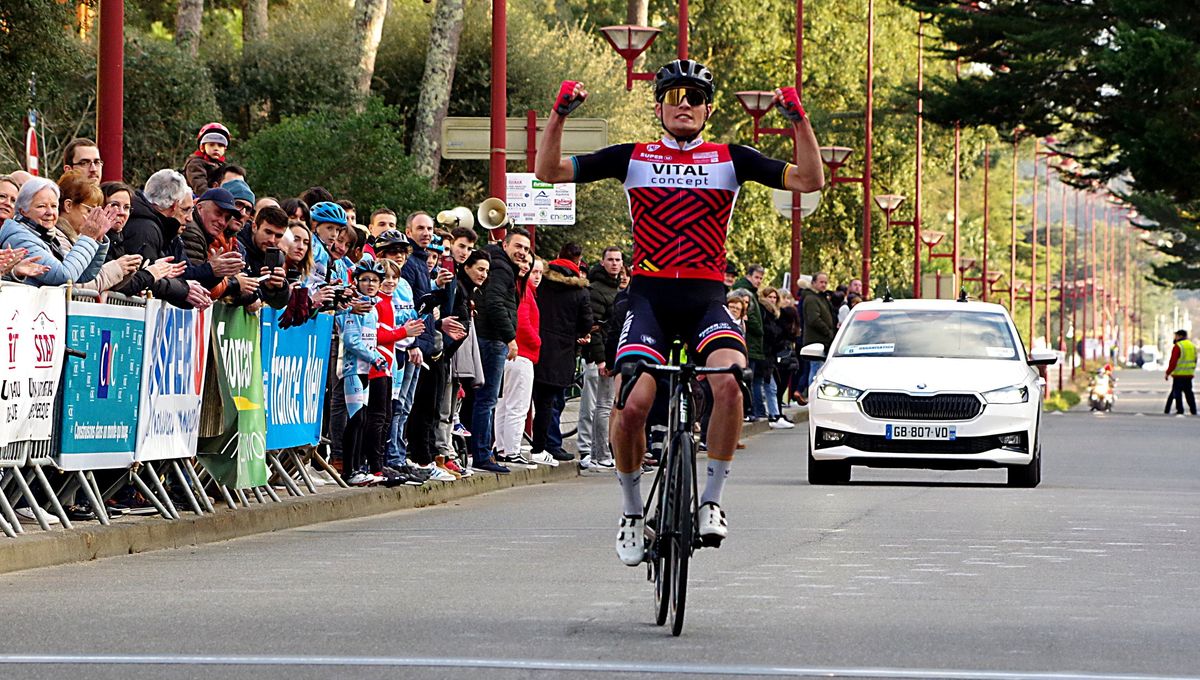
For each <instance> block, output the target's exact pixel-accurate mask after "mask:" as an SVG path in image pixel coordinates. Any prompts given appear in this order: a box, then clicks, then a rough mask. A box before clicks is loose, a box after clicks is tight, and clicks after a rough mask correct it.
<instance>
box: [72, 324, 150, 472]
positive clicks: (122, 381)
mask: <svg viewBox="0 0 1200 680" xmlns="http://www.w3.org/2000/svg"><path fill="white" fill-rule="evenodd" d="M145 335H146V310H145V309H144V308H143V307H123V306H121V307H118V306H115V305H104V304H96V303H94V302H71V303H69V304H68V306H67V346H68V347H71V348H72V349H76V350H80V351H83V352H87V358H86V359H77V358H69V359H67V369H66V373H65V377H64V380H63V386H62V430H61V436H60V441H59V443H60V446H59V451H58V456H57V459H56V461H55V462H56V463H57V465H58V466H59V467H60V468H62V469H63V470H95V469H104V468H125V467H129V465H130V464H131V463H133V456H134V451H135V450H136V448H137V424H138V410H139V409H140V408H141V386H142V360H143V358H144V356H143V355H144V353H145Z"/></svg>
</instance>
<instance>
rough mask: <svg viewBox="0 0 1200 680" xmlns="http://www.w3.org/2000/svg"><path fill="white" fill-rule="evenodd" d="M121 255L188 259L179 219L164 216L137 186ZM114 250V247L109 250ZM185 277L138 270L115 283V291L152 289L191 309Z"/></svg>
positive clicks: (133, 292) (147, 259) (150, 260)
mask: <svg viewBox="0 0 1200 680" xmlns="http://www.w3.org/2000/svg"><path fill="white" fill-rule="evenodd" d="M121 241H122V245H121V247H122V249H123V252H122V254H124V255H141V256H142V260H143V261H145V262H147V263H149V264H154V262H155V261H156V260H159V259H161V258H164V257H167V256H168V255H169V256H172V257H174V258H175V260H174V261H175V262H187V261H188V260H187V255H185V254H184V252H183V241H182V240H180V238H179V222H177V221H176V220H175V219H174V218H171V217H164V216H163V215H162V214H160V213H159V212H158V211H157V210H155V209H154V207H153V206H151V205H150V202H149V201H148V200H146V195H145V194H144V193H142V190H141V189H138V190H137V191H135V192H134V194H133V202H132V206H131V208H130V213H129V221H128V222H126V223H125V228H124V229H122V230H121ZM110 252H111V250H110ZM185 279H186V273H185V275H184V277H182V278H178V279H159V280H158V281H154V277H153V276H151V275H150V273H149V272H144V271H143V272H138V273H136V274H134V275H133V276H131V277H129V278H128V279H126V280H125V281H123V282H121V283H120V284H118V285H117V286H115V287H114V288H113V289H112V290H113V291H114V292H117V293H124V294H125V295H138V294H140V293H142V292H143V291H147V290H148V291H150V292H151V293H153V294H154V297H156V298H159V299H160V300H166V301H167V302H169V303H171V304H173V305H175V306H176V307H183V308H185V309H191V307H192V306H191V305H190V304H188V302H187V296H188V292H189V291H190V289H189V288H188V284H187V281H186V280H185Z"/></svg>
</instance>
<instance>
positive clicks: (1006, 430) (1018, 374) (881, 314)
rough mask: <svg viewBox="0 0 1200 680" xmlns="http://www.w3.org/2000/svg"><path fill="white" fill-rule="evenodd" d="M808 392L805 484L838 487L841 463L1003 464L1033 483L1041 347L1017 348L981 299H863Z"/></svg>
mask: <svg viewBox="0 0 1200 680" xmlns="http://www.w3.org/2000/svg"><path fill="white" fill-rule="evenodd" d="M800 354H801V356H804V357H805V358H807V359H809V360H810V361H820V360H824V364H823V365H822V366H821V367H820V370H819V371H818V372H817V374H816V376H815V377H814V378H813V380H812V385H811V387H810V388H809V392H808V396H809V412H808V423H809V427H808V429H809V433H808V444H809V449H808V481H809V483H810V484H842V483H845V482H848V481H850V468H851V466H853V465H865V466H869V467H901V468H926V469H937V470H964V469H976V468H1006V469H1007V470H1008V484H1009V486H1019V487H1034V486H1037V485H1038V483H1039V482H1041V477H1042V458H1041V437H1040V431H1039V426H1040V424H1041V417H1042V400H1041V384H1042V383H1041V382H1040V380H1039V376H1038V371H1037V369H1036V368H1035V367H1037V366H1049V365H1051V364H1053V363H1054V362H1055V361H1056V360H1057V356H1056V354H1055V353H1054V352H1053V351H1050V350H1041V349H1035V350H1033V352H1032V353H1031V355H1030V356H1028V357H1027V356H1026V353H1025V348H1024V346H1023V345H1022V344H1021V340H1020V335H1019V334H1018V333H1017V328H1016V326H1015V325H1013V322H1012V318H1011V317H1010V316H1009V315H1008V311H1007V310H1005V309H1004V307H1001V306H1000V305H995V304H990V303H985V302H966V301H961V302H960V301H951V300H886V301H884V300H875V301H872V302H864V303H861V304H859V305H857V306H856V307H854V309H853V310H852V312H851V314H850V316H849V318H847V320H846V322H845V323H844V324H842V327H841V329H840V330H839V331H838V333H837V336H836V337H834V339H833V342H832V343H831V350H830V351H829V352H828V356H827V355H826V352H825V349H824V348H823V347H822V346H821V345H820V344H811V345H806V346H805V347H803V348H802V349H801V351H800Z"/></svg>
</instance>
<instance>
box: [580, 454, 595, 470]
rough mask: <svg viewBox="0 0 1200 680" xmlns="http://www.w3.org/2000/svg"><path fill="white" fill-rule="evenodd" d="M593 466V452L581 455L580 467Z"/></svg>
mask: <svg viewBox="0 0 1200 680" xmlns="http://www.w3.org/2000/svg"><path fill="white" fill-rule="evenodd" d="M590 467H592V454H590V453H587V454H584V455H582V456H580V457H579V469H580V470H587V469H588V468H590Z"/></svg>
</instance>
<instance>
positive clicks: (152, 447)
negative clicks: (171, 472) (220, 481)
mask: <svg viewBox="0 0 1200 680" xmlns="http://www.w3.org/2000/svg"><path fill="white" fill-rule="evenodd" d="M210 315H211V312H209V311H208V310H205V311H196V310H194V309H179V308H178V307H172V306H170V305H167V304H164V303H163V302H162V301H160V300H149V301H148V302H147V303H146V331H145V332H146V336H145V337H146V343H145V344H146V346H145V353H144V354H143V355H142V356H143V358H142V399H141V406H140V407H139V409H140V413H139V416H140V417H139V418H138V435H137V437H138V439H137V456H136V458H137V460H139V461H147V460H150V461H153V460H167V459H171V458H190V457H192V456H193V455H195V453H196V440H197V437H198V436H199V434H200V395H201V390H202V389H203V387H204V363H205V362H204V358H205V357H206V356H208V335H209V329H208V320H209V316H210Z"/></svg>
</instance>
